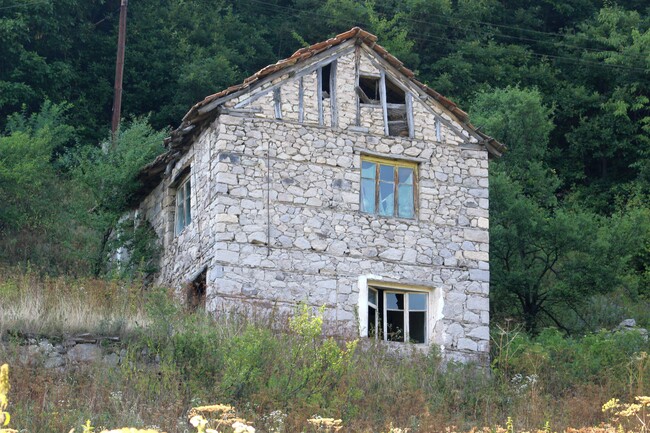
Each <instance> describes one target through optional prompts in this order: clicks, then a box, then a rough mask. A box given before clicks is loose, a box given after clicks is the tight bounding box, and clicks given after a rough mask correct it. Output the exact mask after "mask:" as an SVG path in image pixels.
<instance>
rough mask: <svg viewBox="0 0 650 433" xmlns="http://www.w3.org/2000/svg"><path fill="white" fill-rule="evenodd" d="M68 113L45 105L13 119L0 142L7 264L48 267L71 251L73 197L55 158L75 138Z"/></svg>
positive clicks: (0, 225)
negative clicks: (68, 120) (67, 119)
mask: <svg viewBox="0 0 650 433" xmlns="http://www.w3.org/2000/svg"><path fill="white" fill-rule="evenodd" d="M65 111H66V106H65V105H55V104H52V103H51V102H45V103H44V104H43V106H42V109H41V110H40V111H39V112H37V113H34V114H32V115H29V116H28V115H26V114H25V113H24V112H23V113H17V114H14V115H12V116H10V117H9V120H8V121H7V128H6V131H5V134H4V135H2V136H0V202H2V206H0V242H1V243H2V245H3V248H0V250H2V251H3V254H2V258H3V259H4V260H7V261H9V262H21V261H27V260H31V261H35V262H40V264H43V265H45V266H50V265H54V264H55V263H56V259H55V257H56V256H57V254H61V253H62V250H63V251H65V250H66V248H67V247H70V245H69V243H68V241H69V240H70V237H69V236H70V234H71V232H72V230H73V229H72V227H71V226H70V225H68V224H70V221H69V217H70V214H69V206H70V204H71V201H73V200H74V195H73V194H70V192H72V190H71V188H72V186H71V185H69V183H68V182H67V181H66V179H65V177H64V176H62V174H61V173H60V170H59V168H58V166H57V161H56V158H55V154H56V152H57V150H60V149H62V148H64V147H65V146H67V145H68V143H69V142H70V141H73V140H74V138H75V135H74V134H75V131H74V129H73V128H72V127H71V126H69V125H68V124H66V121H65ZM64 254H65V253H64ZM60 264H61V265H62V266H63V261H61V263H60Z"/></svg>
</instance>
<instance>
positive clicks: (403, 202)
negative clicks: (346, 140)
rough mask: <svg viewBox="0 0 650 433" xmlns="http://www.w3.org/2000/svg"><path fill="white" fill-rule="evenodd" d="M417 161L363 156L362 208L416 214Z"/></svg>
mask: <svg viewBox="0 0 650 433" xmlns="http://www.w3.org/2000/svg"><path fill="white" fill-rule="evenodd" d="M416 178H417V164H416V163H412V162H407V161H392V160H388V159H380V158H370V157H362V159H361V190H360V204H361V212H365V213H371V214H377V215H381V216H389V217H390V216H395V217H400V218H415V201H416V194H417V191H416V189H417V184H416V183H417V182H416Z"/></svg>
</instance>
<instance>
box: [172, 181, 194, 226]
mask: <svg viewBox="0 0 650 433" xmlns="http://www.w3.org/2000/svg"><path fill="white" fill-rule="evenodd" d="M190 178H191V176H189V175H188V176H187V177H186V178H185V179H184V180H183V181H182V182H180V183H179V184H178V186H177V187H176V197H175V198H174V233H175V235H176V236H178V235H179V234H181V233H182V232H183V230H185V228H186V227H187V226H188V225H190V224H191V223H192V182H191V179H190ZM180 217H182V221H181V220H179V218H180ZM188 220H189V221H188Z"/></svg>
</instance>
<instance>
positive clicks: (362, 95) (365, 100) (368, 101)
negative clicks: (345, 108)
mask: <svg viewBox="0 0 650 433" xmlns="http://www.w3.org/2000/svg"><path fill="white" fill-rule="evenodd" d="M354 91H355V92H357V96H359V99H358V100H357V111H358V110H359V108H360V107H359V100H360V101H361V102H363V103H364V104H372V99H370V98H368V95H366V92H364V91H363V89H361V87H359V86H356V87H355V88H354ZM375 105H376V104H375Z"/></svg>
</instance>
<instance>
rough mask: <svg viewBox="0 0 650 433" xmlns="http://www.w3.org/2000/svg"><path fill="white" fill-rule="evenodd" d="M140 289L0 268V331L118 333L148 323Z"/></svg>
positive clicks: (122, 282) (107, 282)
mask: <svg viewBox="0 0 650 433" xmlns="http://www.w3.org/2000/svg"><path fill="white" fill-rule="evenodd" d="M148 320H149V319H148V317H147V315H146V312H145V311H144V301H143V299H142V291H141V289H140V288H138V287H137V286H135V285H132V284H129V283H126V282H124V281H119V280H99V279H91V278H79V279H72V278H66V277H48V276H42V275H40V274H39V273H38V272H36V271H32V270H30V269H27V270H26V271H18V270H16V269H13V268H6V267H4V268H0V335H3V334H5V333H6V332H7V331H20V332H21V333H24V334H35V335H53V334H55V335H56V334H73V333H79V332H91V333H101V334H114V335H122V334H124V333H128V332H131V331H133V330H134V329H136V328H139V327H142V326H144V325H146V324H147V323H148Z"/></svg>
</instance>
